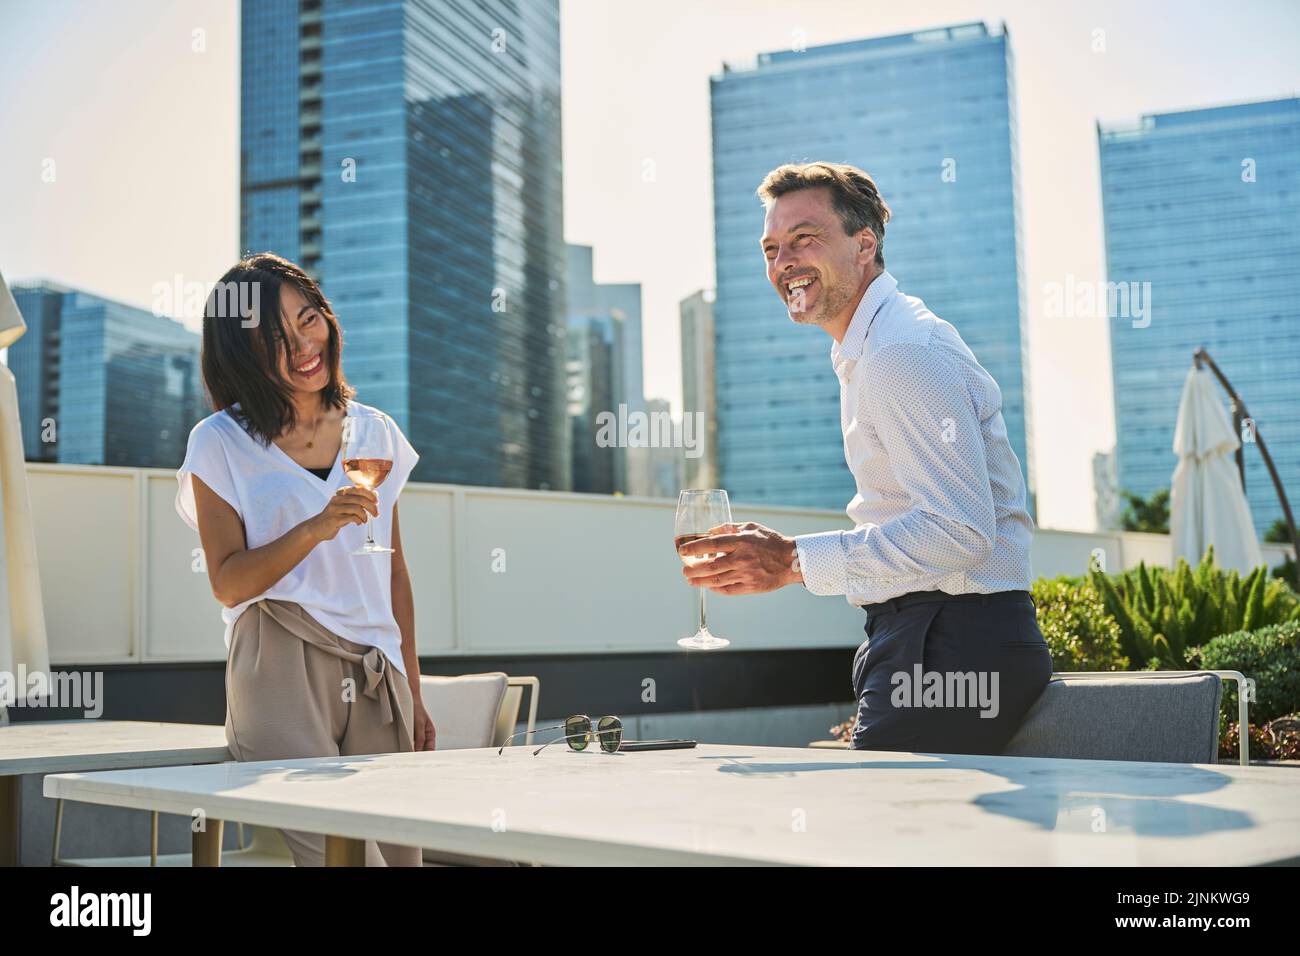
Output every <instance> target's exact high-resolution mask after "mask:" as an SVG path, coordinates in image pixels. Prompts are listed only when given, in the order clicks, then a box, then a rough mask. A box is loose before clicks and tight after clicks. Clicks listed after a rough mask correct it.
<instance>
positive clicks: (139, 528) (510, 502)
mask: <svg viewBox="0 0 1300 956" xmlns="http://www.w3.org/2000/svg"><path fill="white" fill-rule="evenodd" d="M27 475H28V487H29V493H30V495H31V501H32V509H33V518H34V521H35V526H36V543H37V552H38V555H37V556H38V560H39V562H40V571H41V589H42V596H43V599H44V602H45V616H46V622H47V625H48V634H49V642H50V657H51V660H52V661H53V662H54V663H55V664H61V663H113V662H132V661H196V660H202V661H222V660H224V659H225V656H226V652H225V645H224V643H223V642H222V640H221V635H222V625H221V615H220V605H219V604H218V603H217V601H216V599H215V598H213V597H212V594H211V590H210V588H209V586H208V583H207V575H206V573H203V572H196V571H193V570H191V568H192V565H193V562H194V555H193V550H194V549H196V548H198V546H199V540H198V535H197V534H195V533H194V532H193V531H191V530H190V529H189V528H188V527H187V526H186V525H185V524H184V523H183V522H182V521H181V519H180V517H179V516H178V515H177V514H176V512H175V509H174V505H173V501H174V498H175V489H176V476H175V472H173V471H169V470H165V469H126V468H103V467H91V466H80V465H46V464H36V463H29V464H28V467H27ZM138 482H139V483H142V484H138ZM141 506H143V511H142V510H141ZM674 508H675V502H673V501H666V500H665V501H657V500H650V499H637V498H611V497H605V496H601V495H578V494H570V493H564V492H540V491H519V490H507V489H491V488H471V487H457V486H451V485H431V484H423V483H411V484H409V485H408V486H407V488H406V491H405V492H404V493H403V495H402V528H403V532H404V533H403V540H402V545H403V549H404V550H405V552H406V557H407V564H408V566H409V567H410V571H411V582H412V585H413V587H414V591H415V620H416V643H417V646H418V648H419V652H420V653H421V654H424V655H438V654H507V653H534V654H545V653H575V652H576V653H583V652H586V653H600V652H610V651H613V652H618V651H668V652H675V651H676V650H677V646H676V643H675V642H676V640H677V638H679V637H683V636H685V635H687V634H689V633H691V632H692V631H693V630H694V627H695V608H696V604H695V602H696V592H695V591H694V590H692V589H691V588H689V587H688V586H687V585H686V583H685V580H684V579H683V578H682V576H681V565H680V562H679V560H678V558H677V555H676V553H675V552H674V551H673V547H672V534H673V512H674ZM732 511H733V516H734V518H735V520H737V521H740V522H743V521H758V522H761V523H763V524H765V525H768V526H770V527H773V528H776V529H778V530H779V531H781V532H783V533H785V534H789V535H795V534H803V533H806V532H813V531H826V530H831V529H834V528H843V527H846V526H847V522H846V520H845V518H844V516H843V514H842V513H840V512H835V511H816V510H811V509H800V508H773V507H756V506H749V505H746V504H744V503H738V504H733V506H732ZM1094 547H1104V548H1105V549H1106V552H1107V561H1108V563H1109V562H1111V561H1115V562H1116V564H1115V565H1108V566H1109V569H1110V570H1112V571H1115V570H1119V569H1120V568H1121V567H1133V566H1135V565H1136V564H1137V562H1138V560H1139V559H1145V560H1146V561H1147V562H1148V564H1158V565H1167V564H1168V562H1169V554H1170V549H1169V539H1168V536H1166V535H1152V534H1138V533H1132V532H1113V533H1095V534H1090V533H1079V532H1060V531H1041V530H1040V531H1038V532H1037V533H1036V534H1035V537H1034V543H1033V556H1032V557H1033V570H1034V573H1035V575H1039V576H1049V577H1054V576H1056V575H1058V574H1070V575H1078V574H1082V573H1083V571H1084V570H1085V569H1086V568H1087V565H1088V556H1089V554H1090V553H1091V551H1092V549H1093V548H1094ZM494 548H502V549H504V554H505V560H506V571H505V573H503V574H495V573H493V571H492V554H493V549H494ZM142 549H143V552H142ZM1263 550H1264V554H1265V557H1266V559H1267V561H1268V563H1269V566H1270V567H1271V566H1274V565H1276V564H1279V563H1280V562H1281V560H1282V557H1283V555H1284V553H1286V550H1287V549H1285V548H1284V547H1283V546H1281V545H1275V544H1269V545H1264V546H1263ZM709 607H710V623H711V627H712V629H713V630H714V632H715V633H718V634H720V635H722V636H724V637H727V638H728V639H730V640H731V641H732V644H733V646H734V647H736V648H737V649H755V648H802V647H834V646H846V647H847V646H856V645H857V644H858V643H859V642H860V641H861V640H862V624H863V622H864V617H863V615H862V612H861V611H858V610H857V609H855V608H852V607H850V606H849V605H848V604H847V603H846V602H845V601H844V600H843V599H842V598H839V597H828V598H818V597H814V596H813V595H810V594H808V593H807V592H806V591H804V590H803V589H802V588H797V587H791V588H784V589H782V590H781V591H778V592H775V593H772V594H766V595H760V596H743V597H721V596H719V595H710V596H709ZM137 616H138V619H139V625H137ZM137 626H139V628H140V630H141V635H142V636H141V637H140V642H139V645H137V644H136V643H135V640H134V638H135V635H136V631H137Z"/></svg>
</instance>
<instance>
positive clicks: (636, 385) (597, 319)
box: [566, 243, 650, 495]
mask: <svg viewBox="0 0 1300 956" xmlns="http://www.w3.org/2000/svg"><path fill="white" fill-rule="evenodd" d="M566 250H567V264H568V277H567V281H566V288H567V290H568V329H569V335H570V336H573V335H575V334H576V335H578V336H579V342H578V343H570V349H569V358H570V362H573V361H574V360H575V356H576V355H578V354H579V353H582V352H584V351H586V350H587V342H588V340H587V339H585V338H584V337H585V336H587V335H589V330H590V329H591V328H592V327H594V326H599V327H600V328H601V329H602V330H603V332H602V333H601V334H602V335H603V337H604V339H605V341H606V343H607V344H608V345H609V347H610V349H611V362H612V367H611V369H610V385H609V388H610V391H609V399H608V400H609V403H610V404H608V405H606V406H599V405H592V406H590V408H589V411H588V417H589V418H590V419H591V421H590V422H584V423H583V424H582V425H580V426H577V427H582V428H592V429H594V428H595V427H596V425H595V424H594V422H595V416H596V415H598V414H599V413H600V412H602V411H609V412H610V413H612V414H614V415H615V416H617V415H619V414H620V412H619V406H620V405H623V406H626V411H625V414H626V415H631V414H633V413H644V412H645V407H646V405H645V392H644V390H643V389H644V385H643V381H642V364H641V363H642V351H641V286H640V284H639V283H635V282H622V283H608V282H596V281H595V280H594V279H593V277H592V276H593V271H592V250H591V246H579V245H574V244H572V243H570V244H568V245H567V246H566ZM575 348H576V349H577V350H578V351H577V352H575V351H574V349H575ZM572 374H573V373H572V372H571V373H570V381H571V382H572ZM575 440H577V439H576V432H575ZM574 455H575V461H576V460H577V455H578V450H577V448H574ZM612 459H613V468H614V471H613V486H612V488H610V489H603V488H600V487H591V488H589V489H587V490H592V491H602V490H611V491H621V492H623V493H625V494H631V495H645V494H649V480H650V475H649V470H648V469H649V458H648V457H647V454H646V450H645V449H644V448H640V447H633V448H619V449H617V453H616V454H614V455H613V456H612ZM578 483H579V482H578V478H577V476H576V475H575V476H574V487H575V489H577V486H578ZM588 484H590V482H588Z"/></svg>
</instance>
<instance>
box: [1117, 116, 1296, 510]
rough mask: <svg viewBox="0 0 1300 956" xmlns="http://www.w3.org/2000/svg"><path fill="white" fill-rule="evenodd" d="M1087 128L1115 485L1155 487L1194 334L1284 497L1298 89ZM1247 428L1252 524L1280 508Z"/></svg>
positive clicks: (1290, 478)
mask: <svg viewBox="0 0 1300 956" xmlns="http://www.w3.org/2000/svg"><path fill="white" fill-rule="evenodd" d="M1098 139H1099V148H1100V152H1101V185H1102V201H1103V206H1104V210H1105V228H1106V269H1107V280H1108V288H1111V287H1113V288H1114V289H1115V290H1116V294H1115V295H1113V296H1110V295H1108V297H1107V298H1108V301H1107V303H1106V307H1107V311H1108V315H1109V323H1108V324H1109V327H1110V339H1111V369H1112V378H1113V382H1114V401H1115V435H1116V458H1117V462H1116V464H1117V471H1118V481H1119V488H1120V490H1121V491H1127V492H1131V493H1133V494H1137V495H1140V496H1142V497H1144V498H1145V497H1149V496H1150V495H1151V494H1152V493H1153V492H1155V491H1158V490H1159V489H1161V488H1169V487H1170V485H1171V482H1172V477H1173V472H1174V468H1175V466H1176V465H1177V463H1178V462H1177V458H1176V456H1175V455H1174V453H1173V451H1172V446H1173V436H1174V426H1175V423H1176V422H1177V418H1178V405H1179V400H1180V398H1181V395H1182V390H1183V383H1184V380H1185V378H1186V376H1187V370H1188V369H1189V368H1190V367H1191V364H1192V351H1193V350H1194V349H1195V348H1196V347H1198V346H1201V347H1204V348H1205V349H1206V350H1207V351H1208V352H1209V353H1210V355H1211V357H1212V358H1213V359H1214V361H1215V364H1217V365H1218V366H1219V368H1220V369H1221V370H1222V372H1223V374H1224V375H1226V376H1227V378H1228V380H1229V381H1230V382H1231V383H1232V385H1233V388H1235V389H1236V391H1237V393H1238V394H1239V395H1240V396H1241V398H1242V400H1243V401H1244V402H1245V404H1246V407H1247V409H1248V410H1249V411H1250V413H1251V416H1252V418H1253V419H1254V430H1255V431H1257V432H1258V433H1259V435H1260V436H1261V437H1262V438H1263V439H1264V441H1265V442H1267V444H1268V449H1269V452H1270V454H1271V455H1272V456H1273V460H1274V462H1275V464H1276V466H1277V469H1278V475H1279V478H1280V479H1281V481H1282V485H1283V487H1284V488H1285V489H1286V491H1287V494H1288V496H1289V497H1290V498H1291V502H1292V506H1293V507H1295V505H1296V504H1297V503H1300V502H1297V496H1300V416H1297V414H1296V407H1297V403H1298V402H1300V268H1297V266H1296V263H1297V262H1298V261H1300V228H1297V225H1296V224H1297V222H1300V99H1297V98H1289V99H1282V100H1274V101H1269V102H1259V103H1245V104H1239V105H1232V106H1221V107H1214V108H1209V109H1196V110H1187V111H1183V112H1175V113H1161V114H1154V115H1148V116H1143V117H1142V119H1141V120H1140V121H1139V122H1138V123H1137V124H1135V125H1128V126H1116V127H1109V128H1104V127H1101V126H1099V127H1098ZM1120 293H1128V294H1129V299H1130V302H1129V303H1128V305H1129V308H1127V309H1126V308H1125V307H1124V306H1125V304H1126V303H1125V299H1124V296H1123V295H1120ZM1139 296H1141V300H1139V299H1138V297H1139ZM1112 300H1113V301H1112ZM1143 300H1144V301H1143ZM1133 301H1143V307H1142V308H1141V309H1137V308H1134V307H1133V305H1132V303H1133ZM1224 401H1225V405H1226V402H1227V398H1226V395H1225V398H1224ZM1253 437H1254V436H1253V433H1252V432H1251V430H1250V428H1249V427H1244V428H1243V441H1244V446H1245V467H1246V497H1247V500H1248V501H1249V504H1250V510H1251V516H1252V518H1253V520H1254V523H1255V528H1256V531H1257V532H1258V533H1260V534H1263V532H1264V531H1265V530H1266V529H1267V528H1268V526H1269V525H1271V524H1272V523H1273V522H1274V521H1275V520H1276V519H1278V518H1280V517H1281V516H1282V509H1281V505H1280V504H1279V503H1278V499H1277V492H1276V491H1275V490H1274V487H1273V482H1272V480H1271V479H1270V477H1269V475H1268V469H1267V467H1266V466H1265V464H1264V461H1263V458H1262V456H1261V455H1260V454H1259V453H1258V449H1256V448H1253V447H1251V442H1252V439H1253Z"/></svg>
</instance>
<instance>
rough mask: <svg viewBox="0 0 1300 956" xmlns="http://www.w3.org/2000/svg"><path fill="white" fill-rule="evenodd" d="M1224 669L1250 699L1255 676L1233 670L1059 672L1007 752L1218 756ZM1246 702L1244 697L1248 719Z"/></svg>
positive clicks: (1187, 759) (1181, 759)
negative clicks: (1105, 672)
mask: <svg viewBox="0 0 1300 956" xmlns="http://www.w3.org/2000/svg"><path fill="white" fill-rule="evenodd" d="M1221 676H1223V677H1230V678H1232V679H1234V680H1236V681H1237V683H1238V686H1239V687H1246V689H1247V692H1246V694H1245V695H1242V696H1244V697H1245V698H1246V699H1249V696H1250V688H1251V685H1253V682H1252V681H1247V680H1245V679H1244V678H1242V677H1241V675H1240V674H1236V673H1235V672H1228V671H1223V672H1216V671H1198V672H1188V671H1170V672H1160V671H1144V672H1136V673H1135V672H1127V673H1125V672H1117V673H1112V674H1099V673H1094V672H1089V673H1086V674H1083V673H1081V674H1071V673H1060V674H1053V675H1052V679H1051V681H1050V682H1049V683H1048V685H1047V687H1046V689H1045V690H1044V691H1043V693H1042V695H1041V696H1039V698H1038V700H1037V701H1036V702H1035V703H1034V706H1033V707H1031V708H1030V710H1029V713H1028V715H1027V716H1026V717H1025V721H1024V723H1023V724H1022V725H1021V727H1020V730H1019V731H1017V733H1016V735H1015V737H1013V738H1012V740H1011V743H1010V744H1008V745H1007V748H1006V749H1005V750H1004V751H1003V753H1004V754H1006V755H1008V756H1015V757H1072V758H1078V759H1083V760H1152V761H1161V762H1168V763H1217V762H1218V751H1219V747H1218V739H1219V701H1220V697H1221V694H1222V687H1223V685H1222V680H1221V679H1220V678H1221ZM1245 707H1246V700H1242V702H1241V708H1240V711H1241V717H1242V722H1243V723H1244V722H1245ZM1242 762H1243V763H1245V762H1246V756H1245V753H1244V751H1243V755H1242Z"/></svg>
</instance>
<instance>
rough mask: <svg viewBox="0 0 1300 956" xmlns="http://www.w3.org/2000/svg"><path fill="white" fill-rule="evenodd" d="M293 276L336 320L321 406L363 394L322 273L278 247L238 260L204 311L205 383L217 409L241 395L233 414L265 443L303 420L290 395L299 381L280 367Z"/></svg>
mask: <svg viewBox="0 0 1300 956" xmlns="http://www.w3.org/2000/svg"><path fill="white" fill-rule="evenodd" d="M286 283H288V284H290V285H292V286H293V287H294V288H296V289H297V290H298V291H299V292H300V293H301V294H302V297H303V298H304V299H306V300H307V302H309V303H311V305H313V306H314V307H315V308H316V310H317V311H318V312H319V313H320V314H321V317H322V318H323V319H324V321H325V323H326V324H327V325H328V326H329V331H330V339H329V344H328V345H327V346H326V349H325V352H324V354H323V355H322V356H321V358H322V360H323V361H324V363H325V368H326V370H327V371H328V373H329V381H328V382H327V383H326V385H325V388H324V389H323V390H322V394H321V403H322V405H323V406H325V407H327V408H339V409H346V408H347V403H348V400H349V399H350V398H352V396H353V395H355V394H356V389H355V388H353V387H352V386H351V385H349V384H348V383H347V381H346V380H345V379H344V378H343V367H342V364H341V353H342V351H343V349H342V333H341V331H340V329H339V321H338V319H337V318H335V316H334V312H333V310H332V309H331V308H330V304H329V301H328V300H327V299H326V298H325V296H324V295H323V294H322V293H321V290H320V286H319V285H317V284H316V280H315V279H313V278H312V277H311V276H309V275H307V273H306V272H304V271H303V270H302V268H301V267H299V266H297V265H295V264H294V263H292V262H290V261H289V260H288V259H284V258H281V257H280V256H277V255H275V254H274V253H270V252H259V253H257V254H256V255H251V256H247V257H245V258H243V259H241V260H239V262H237V263H236V264H235V265H234V267H233V268H231V269H230V271H228V272H227V273H226V274H225V275H223V276H222V277H221V279H220V281H218V282H217V284H216V286H214V287H213V289H212V292H211V293H210V294H209V295H208V299H207V303H206V305H205V307H204V310H203V354H202V359H201V365H202V368H203V389H204V391H205V392H206V393H207V398H208V404H209V405H211V406H212V410H213V411H214V412H219V411H221V410H222V409H227V408H230V407H231V406H232V405H234V404H235V403H236V402H238V403H239V408H238V409H233V408H231V409H230V414H231V415H233V416H234V417H235V419H236V420H237V421H238V422H239V423H240V424H241V425H242V426H243V427H244V429H245V430H246V431H247V432H248V433H249V434H250V435H252V436H253V437H254V438H256V439H258V440H259V441H261V442H262V444H263V445H269V444H270V443H271V440H272V439H274V438H277V437H279V436H280V435H282V434H284V433H285V432H286V431H288V430H290V429H292V428H294V427H296V426H297V424H298V422H297V415H296V413H295V411H294V405H293V401H292V400H291V399H290V395H291V394H292V392H293V388H294V386H293V384H292V383H291V382H289V381H287V380H286V379H285V377H284V376H283V375H282V374H281V372H280V356H281V355H282V354H283V355H292V354H293V352H292V349H291V348H290V345H289V336H288V333H287V332H286V331H285V317H284V315H283V314H282V313H281V311H280V290H281V288H282V287H283V286H284V285H285V284H286Z"/></svg>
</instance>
